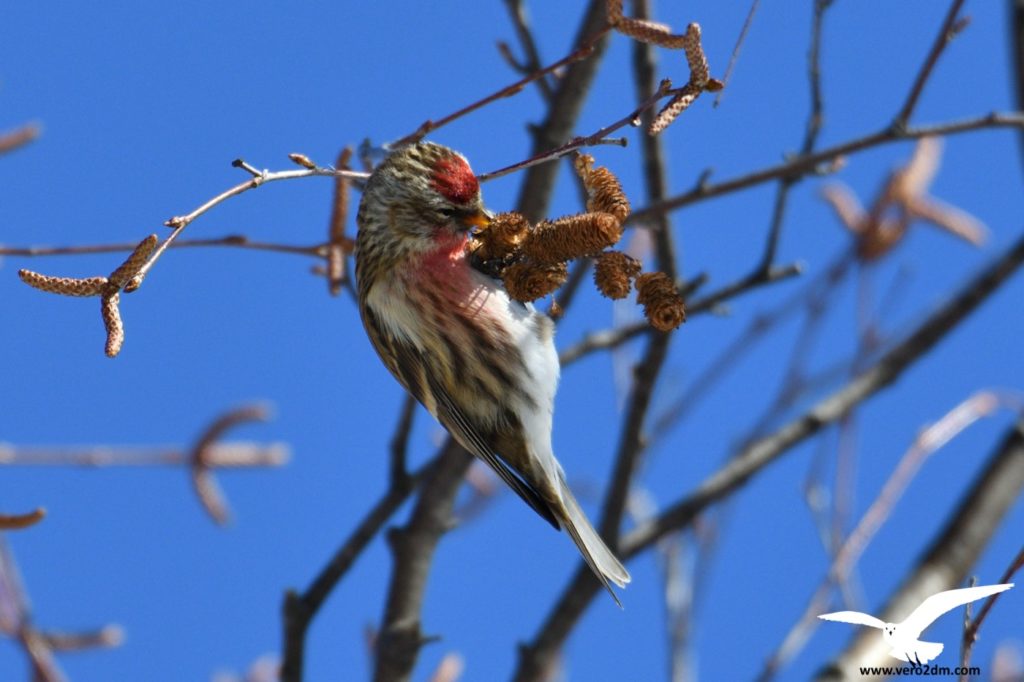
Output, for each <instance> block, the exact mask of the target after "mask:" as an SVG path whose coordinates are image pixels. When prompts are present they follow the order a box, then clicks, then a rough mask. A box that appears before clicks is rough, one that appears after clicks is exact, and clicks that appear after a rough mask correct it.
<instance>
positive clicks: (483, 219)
mask: <svg viewBox="0 0 1024 682" xmlns="http://www.w3.org/2000/svg"><path fill="white" fill-rule="evenodd" d="M357 221H358V223H359V232H360V237H361V238H364V239H365V238H368V237H370V236H372V237H373V238H374V239H379V240H382V241H383V242H394V245H396V246H399V247H400V250H401V251H402V252H403V253H405V254H410V253H417V252H419V253H422V252H425V251H430V250H433V249H435V248H437V247H438V246H440V245H444V244H450V243H452V241H453V240H454V239H459V240H461V239H463V238H464V236H465V234H466V232H468V231H469V230H470V229H472V228H474V227H483V226H484V225H486V224H487V223H488V222H490V214H489V213H488V212H487V211H486V210H485V209H484V206H483V201H482V199H481V197H480V183H479V182H478V181H477V177H476V175H475V174H474V173H473V170H472V169H471V168H470V167H469V162H468V161H466V158H465V157H464V156H462V154H459V153H458V152H456V151H454V150H452V149H449V148H448V147H444V146H441V145H439V144H434V143H432V142H420V143H417V144H414V145H410V146H408V147H404V148H402V149H399V150H398V151H396V152H394V153H392V154H391V155H390V156H388V157H387V158H386V159H385V160H384V161H383V162H382V163H381V164H380V165H379V166H378V167H377V168H376V169H375V170H374V172H373V174H372V175H371V176H370V179H369V180H368V181H367V184H366V189H365V191H364V192H363V198H362V201H361V202H360V205H359V214H358V217H357ZM364 233H365V234H364Z"/></svg>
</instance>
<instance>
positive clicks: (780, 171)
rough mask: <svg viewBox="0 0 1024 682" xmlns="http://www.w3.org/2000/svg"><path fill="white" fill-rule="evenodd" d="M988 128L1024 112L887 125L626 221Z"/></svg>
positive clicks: (1023, 118)
mask: <svg viewBox="0 0 1024 682" xmlns="http://www.w3.org/2000/svg"><path fill="white" fill-rule="evenodd" d="M986 128H1020V129H1024V113H1019V112H1006V113H1004V112H993V113H990V114H987V115H984V116H978V117H975V118H969V119H964V120H961V121H949V122H945V123H936V124H929V125H918V126H913V127H908V128H906V129H904V130H896V129H894V128H892V127H891V126H886V127H885V128H883V129H882V130H879V131H877V132H874V133H870V134H868V135H864V136H862V137H858V138H855V139H852V140H848V141H846V142H842V143H840V144H837V145H834V146H832V147H828V148H826V149H821V150H819V151H817V152H814V153H812V154H798V155H796V156H794V157H792V158H789V159H788V160H786V161H784V162H782V163H780V164H776V165H774V166H769V167H767V168H762V169H760V170H756V171H753V172H750V173H745V174H744V175H740V176H737V177H735V178H731V179H729V180H723V181H722V182H717V183H709V182H700V183H698V184H697V186H696V187H694V188H693V189H691V190H689V191H687V192H683V193H682V194H677V195H676V196H674V197H669V198H668V199H665V200H664V201H661V202H658V203H656V204H651V205H650V206H646V207H644V208H640V209H637V210H635V211H633V213H631V214H630V216H629V218H627V219H626V222H627V223H633V224H639V223H644V222H647V221H648V220H650V218H651V217H652V216H653V215H655V214H657V213H663V212H666V211H674V210H676V209H679V208H682V207H684V206H688V205H690V204H694V203H697V202H699V201H704V200H707V199H712V198H715V197H719V196H722V195H725V194H731V193H733V192H736V191H738V190H743V189H749V188H751V187H755V186H757V185H760V184H762V183H765V182H771V181H772V180H778V179H780V178H785V177H791V176H801V175H807V174H809V173H815V172H817V170H818V169H819V168H821V167H822V166H824V165H826V164H828V163H830V162H833V161H835V160H836V159H838V158H840V157H843V156H847V155H849V154H853V153H855V152H860V151H864V150H867V149H872V148H874V147H878V146H881V145H885V144H891V143H894V142H903V141H906V140H918V139H920V138H922V137H930V136H943V135H956V134H959V133H967V132H971V131H975V130H981V129H986Z"/></svg>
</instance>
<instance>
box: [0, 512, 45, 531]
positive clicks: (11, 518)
mask: <svg viewBox="0 0 1024 682" xmlns="http://www.w3.org/2000/svg"><path fill="white" fill-rule="evenodd" d="M45 516H46V510H45V509H43V508H42V507H36V508H35V509H33V510H32V511H30V512H26V513H24V514H0V530H22V529H24V528H30V527H32V526H34V525H36V524H37V523H39V522H40V521H42V520H43V517H45Z"/></svg>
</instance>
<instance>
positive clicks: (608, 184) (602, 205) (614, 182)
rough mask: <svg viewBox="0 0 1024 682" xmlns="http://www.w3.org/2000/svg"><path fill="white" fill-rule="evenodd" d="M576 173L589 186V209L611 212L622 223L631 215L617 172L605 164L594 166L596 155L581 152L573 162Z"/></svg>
mask: <svg viewBox="0 0 1024 682" xmlns="http://www.w3.org/2000/svg"><path fill="white" fill-rule="evenodd" d="M573 165H574V166H575V168H576V174H577V175H579V176H580V179H581V180H583V184H584V186H585V187H586V188H587V210H588V211H591V212H593V213H611V214H612V215H613V216H615V217H616V219H618V221H619V222H620V223H622V222H625V221H626V218H628V217H629V210H630V209H629V199H627V198H626V193H625V192H623V191H622V184H621V183H620V182H619V179H618V178H617V177H615V174H614V173H612V172H611V171H610V170H608V169H607V168H605V167H604V166H598V167H597V168H594V157H593V156H591V155H590V154H579V155H577V156H576V161H575V163H574V164H573Z"/></svg>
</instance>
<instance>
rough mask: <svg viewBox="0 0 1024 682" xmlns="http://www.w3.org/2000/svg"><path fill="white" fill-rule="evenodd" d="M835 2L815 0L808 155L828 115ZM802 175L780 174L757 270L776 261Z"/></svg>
mask: <svg viewBox="0 0 1024 682" xmlns="http://www.w3.org/2000/svg"><path fill="white" fill-rule="evenodd" d="M831 6H832V1H831V0H815V2H814V13H813V19H812V21H811V47H810V49H809V50H808V53H807V75H808V78H807V80H808V83H809V85H810V100H811V110H810V113H809V114H808V115H807V124H806V126H805V129H804V140H803V144H802V145H801V147H800V154H801V156H807V155H808V154H810V153H811V152H813V151H814V145H815V143H816V142H817V141H818V135H819V133H820V132H821V126H822V121H823V118H824V109H825V104H824V99H823V97H822V94H821V33H822V27H823V25H824V18H825V12H826V11H827V10H828V8H829V7H831ZM802 178H803V176H802V175H789V176H784V177H782V178H779V184H778V187H777V188H776V190H775V204H774V207H773V208H772V217H771V222H770V223H769V226H768V238H767V239H766V240H765V245H764V251H763V253H762V256H761V261H760V263H759V264H758V265H757V268H756V270H755V272H763V271H767V270H769V269H770V268H771V267H772V265H773V264H774V263H775V254H776V252H777V251H778V246H779V239H780V237H781V234H782V223H783V221H784V219H785V215H786V206H787V204H788V203H789V194H790V191H791V190H792V189H793V186H794V185H796V183H797V182H799V181H800V180H801V179H802Z"/></svg>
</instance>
